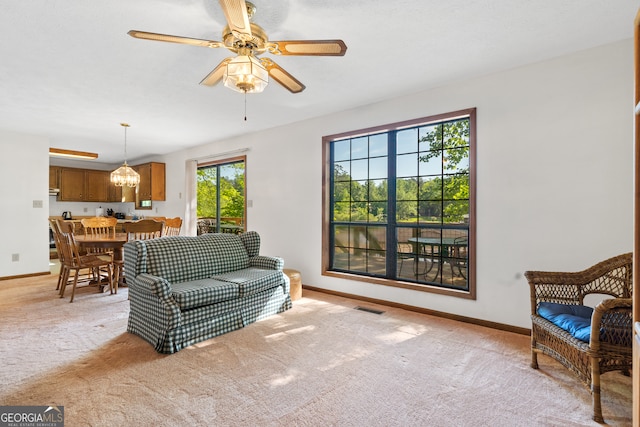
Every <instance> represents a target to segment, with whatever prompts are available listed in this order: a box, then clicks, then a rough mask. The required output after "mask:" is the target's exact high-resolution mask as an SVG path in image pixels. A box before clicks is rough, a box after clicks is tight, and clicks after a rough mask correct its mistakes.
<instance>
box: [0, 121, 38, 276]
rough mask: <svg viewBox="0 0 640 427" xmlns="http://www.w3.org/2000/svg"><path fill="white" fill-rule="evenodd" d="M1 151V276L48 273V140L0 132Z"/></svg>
mask: <svg viewBox="0 0 640 427" xmlns="http://www.w3.org/2000/svg"><path fill="white" fill-rule="evenodd" d="M16 147H20V149H19V150H16ZM0 152H1V153H3V155H2V156H0V197H2V209H0V224H2V226H0V233H1V234H2V245H0V277H7V276H19V275H23V274H32V273H42V272H48V271H49V224H48V222H47V219H48V216H49V196H48V194H49V140H48V139H47V138H42V137H37V136H31V135H25V134H17V133H13V132H9V131H2V130H0ZM34 201H41V202H42V207H41V208H34V207H33V202H34ZM13 254H18V256H19V261H12V255H13Z"/></svg>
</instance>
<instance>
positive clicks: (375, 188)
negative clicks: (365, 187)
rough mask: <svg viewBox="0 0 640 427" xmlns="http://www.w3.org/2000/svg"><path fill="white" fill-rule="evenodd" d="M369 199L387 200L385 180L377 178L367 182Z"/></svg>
mask: <svg viewBox="0 0 640 427" xmlns="http://www.w3.org/2000/svg"><path fill="white" fill-rule="evenodd" d="M369 200H370V201H386V200H387V180H386V179H378V180H375V181H370V182H369Z"/></svg>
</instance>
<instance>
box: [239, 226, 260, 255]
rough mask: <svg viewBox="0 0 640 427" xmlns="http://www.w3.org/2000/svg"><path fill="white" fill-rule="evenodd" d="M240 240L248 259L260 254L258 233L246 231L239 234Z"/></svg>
mask: <svg viewBox="0 0 640 427" xmlns="http://www.w3.org/2000/svg"><path fill="white" fill-rule="evenodd" d="M240 240H242V243H243V244H244V247H245V248H246V250H247V254H248V255H249V258H252V257H254V256H258V254H259V253H260V235H259V234H258V232H256V231H247V232H246V233H242V234H240Z"/></svg>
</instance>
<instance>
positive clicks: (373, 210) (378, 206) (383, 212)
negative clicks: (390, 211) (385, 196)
mask: <svg viewBox="0 0 640 427" xmlns="http://www.w3.org/2000/svg"><path fill="white" fill-rule="evenodd" d="M369 222H387V202H371V203H369Z"/></svg>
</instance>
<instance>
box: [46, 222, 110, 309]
mask: <svg viewBox="0 0 640 427" xmlns="http://www.w3.org/2000/svg"><path fill="white" fill-rule="evenodd" d="M58 231H59V243H60V248H61V253H62V261H63V263H64V267H63V266H61V270H60V271H61V274H62V277H61V279H60V298H63V297H64V292H65V289H66V287H67V283H68V282H69V276H70V275H71V272H72V271H73V272H74V277H73V287H72V289H71V300H70V301H69V302H73V299H74V297H75V293H76V287H77V285H78V282H79V281H80V280H79V279H80V272H81V270H84V269H89V270H91V271H92V272H93V274H92V275H89V276H88V277H87V278H86V281H87V282H89V283H91V282H94V283H95V284H96V285H97V286H99V287H102V286H107V285H108V286H109V291H110V293H112V294H113V274H112V273H113V271H112V266H113V263H112V261H111V259H105V258H102V257H100V256H98V255H94V254H87V255H82V254H81V253H80V250H79V246H78V244H77V242H76V239H75V235H74V225H73V223H70V222H58ZM102 271H106V274H105V275H103V274H101V272H102ZM83 281H84V280H83Z"/></svg>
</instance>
